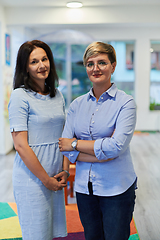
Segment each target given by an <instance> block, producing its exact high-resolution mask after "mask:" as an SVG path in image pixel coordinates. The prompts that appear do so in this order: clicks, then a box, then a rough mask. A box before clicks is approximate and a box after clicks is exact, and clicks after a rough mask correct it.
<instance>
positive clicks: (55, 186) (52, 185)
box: [43, 177, 67, 191]
mask: <svg viewBox="0 0 160 240" xmlns="http://www.w3.org/2000/svg"><path fill="white" fill-rule="evenodd" d="M43 184H44V186H45V187H46V188H48V189H49V190H52V191H58V190H62V188H64V187H66V186H67V184H66V183H61V182H58V181H57V179H56V178H54V177H49V178H48V180H47V181H46V182H44V183H43Z"/></svg>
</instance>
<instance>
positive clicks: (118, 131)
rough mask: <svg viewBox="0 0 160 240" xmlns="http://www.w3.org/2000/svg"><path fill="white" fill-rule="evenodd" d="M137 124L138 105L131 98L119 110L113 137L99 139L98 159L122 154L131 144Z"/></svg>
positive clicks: (96, 143) (97, 147)
mask: <svg viewBox="0 0 160 240" xmlns="http://www.w3.org/2000/svg"><path fill="white" fill-rule="evenodd" d="M135 124H136V105H135V102H134V100H133V99H132V98H131V99H129V100H128V101H126V102H125V104H124V105H123V106H122V107H121V109H120V110H119V113H118V115H117V121H116V125H115V131H114V134H113V136H112V137H110V138H108V137H106V138H101V139H97V140H96V141H95V143H94V153H95V156H96V157H97V159H99V160H105V159H108V158H116V157H118V156H120V155H121V154H122V153H123V152H124V151H125V150H126V149H127V148H128V146H129V143H130V141H131V138H132V136H133V133H134V130H135Z"/></svg>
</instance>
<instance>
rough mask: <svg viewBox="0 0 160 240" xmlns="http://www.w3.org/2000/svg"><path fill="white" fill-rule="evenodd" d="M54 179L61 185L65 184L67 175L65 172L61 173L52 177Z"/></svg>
mask: <svg viewBox="0 0 160 240" xmlns="http://www.w3.org/2000/svg"><path fill="white" fill-rule="evenodd" d="M54 178H55V179H57V181H58V182H59V183H61V184H65V183H66V182H67V178H68V174H67V173H66V172H65V171H62V172H60V173H58V174H56V175H55V176H54Z"/></svg>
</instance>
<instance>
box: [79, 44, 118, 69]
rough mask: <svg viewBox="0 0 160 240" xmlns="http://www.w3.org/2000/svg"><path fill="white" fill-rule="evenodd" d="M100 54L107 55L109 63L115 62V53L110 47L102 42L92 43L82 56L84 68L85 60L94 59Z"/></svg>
mask: <svg viewBox="0 0 160 240" xmlns="http://www.w3.org/2000/svg"><path fill="white" fill-rule="evenodd" d="M101 53H105V54H107V55H108V58H109V60H110V62H111V63H114V62H116V51H115V49H114V47H113V46H112V45H110V44H108V43H104V42H93V43H91V44H90V45H89V46H88V47H87V48H86V50H85V53H84V56H83V64H84V66H86V63H87V60H88V59H89V58H90V57H95V56H97V55H99V54H101Z"/></svg>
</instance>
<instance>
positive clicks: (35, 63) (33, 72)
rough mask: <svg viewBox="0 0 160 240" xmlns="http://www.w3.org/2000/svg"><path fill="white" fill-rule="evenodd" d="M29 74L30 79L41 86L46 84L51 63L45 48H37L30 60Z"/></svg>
mask: <svg viewBox="0 0 160 240" xmlns="http://www.w3.org/2000/svg"><path fill="white" fill-rule="evenodd" d="M27 72H28V73H29V76H30V78H31V79H32V80H33V81H35V82H36V83H37V84H38V85H39V86H43V85H44V84H45V80H46V78H47V77H48V75H49V72H50V61H49V59H48V56H47V54H46V52H45V50H44V49H43V48H39V47H36V48H35V49H34V50H33V51H32V52H31V54H30V56H29V59H28V66H27Z"/></svg>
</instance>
